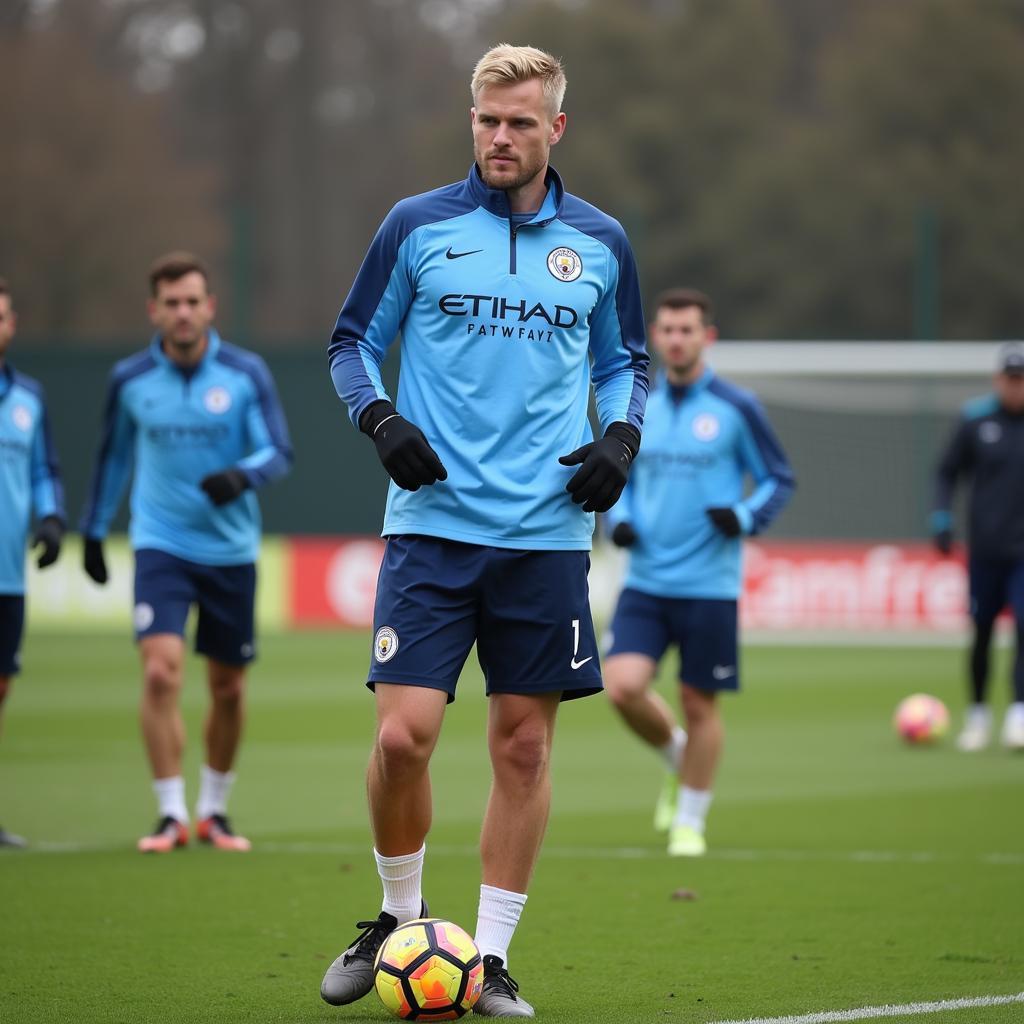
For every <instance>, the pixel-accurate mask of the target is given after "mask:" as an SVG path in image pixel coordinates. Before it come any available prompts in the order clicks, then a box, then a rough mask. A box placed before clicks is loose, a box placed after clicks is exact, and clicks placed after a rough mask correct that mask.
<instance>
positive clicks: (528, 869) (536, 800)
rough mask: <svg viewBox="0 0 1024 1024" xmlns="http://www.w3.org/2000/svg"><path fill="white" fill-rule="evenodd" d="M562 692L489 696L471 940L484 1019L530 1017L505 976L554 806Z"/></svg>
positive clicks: (515, 987) (529, 1010)
mask: <svg viewBox="0 0 1024 1024" xmlns="http://www.w3.org/2000/svg"><path fill="white" fill-rule="evenodd" d="M560 699H561V694H558V693H552V694H544V695H541V696H536V697H533V696H525V695H522V694H514V693H500V694H493V695H492V696H491V698H490V708H489V712H488V727H487V743H488V747H489V749H490V753H491V768H492V771H493V779H492V782H491V795H490V798H489V799H488V801H487V811H486V813H485V814H484V824H483V829H482V831H481V835H480V859H481V862H482V867H483V884H482V885H481V887H480V912H479V917H478V919H477V928H476V942H477V945H478V946H479V947H480V953H481V956H483V959H484V988H483V992H482V993H481V995H480V999H479V1000H478V1002H477V1004H476V1006H475V1007H474V1011H475V1012H476V1013H477V1014H479V1015H481V1016H485V1017H532V1016H533V1007H532V1006H530V1004H529V1003H528V1002H526V1000H525V999H523V998H521V997H520V996H518V995H517V992H518V985H516V983H515V982H514V981H513V980H512V979H511V978H510V977H509V975H508V969H507V965H506V964H507V959H508V957H507V949H508V944H509V942H510V941H511V939H512V934H513V932H514V931H515V928H516V925H517V924H518V922H519V915H520V913H521V912H522V909H523V906H524V905H525V903H526V890H527V888H528V886H529V884H530V876H531V875H532V874H533V868H534V865H535V864H536V863H537V856H538V854H539V853H540V846H541V842H542V841H543V839H544V830H545V828H546V827H547V823H548V813H549V811H550V809H551V743H552V740H553V739H554V734H555V717H556V715H557V712H558V705H559V703H560Z"/></svg>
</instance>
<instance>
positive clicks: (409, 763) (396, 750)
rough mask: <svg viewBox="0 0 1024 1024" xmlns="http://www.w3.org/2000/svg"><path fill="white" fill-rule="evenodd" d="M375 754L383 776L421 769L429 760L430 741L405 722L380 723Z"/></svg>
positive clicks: (394, 720) (386, 721)
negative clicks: (378, 759)
mask: <svg viewBox="0 0 1024 1024" xmlns="http://www.w3.org/2000/svg"><path fill="white" fill-rule="evenodd" d="M377 754H378V757H379V758H380V763H381V767H382V768H383V770H384V774H385V775H389V774H394V773H396V772H397V773H402V772H408V771H413V770H419V769H421V768H423V767H424V766H425V765H426V763H427V762H428V761H429V760H430V740H429V738H428V737H426V736H424V735H421V734H420V733H419V731H418V730H416V729H415V728H414V727H413V726H411V725H410V724H409V723H407V722H403V721H401V720H398V719H391V720H385V721H383V722H381V725H380V729H379V730H378V732H377Z"/></svg>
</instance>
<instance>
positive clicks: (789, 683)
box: [0, 633, 1024, 1024]
mask: <svg viewBox="0 0 1024 1024" xmlns="http://www.w3.org/2000/svg"><path fill="white" fill-rule="evenodd" d="M368 649H369V638H368V637H367V636H365V635H362V634H333V633H331V634H329V633H312V634H305V635H280V636H268V637H266V638H265V639H264V643H263V651H262V658H261V660H260V662H259V663H258V664H257V666H256V667H255V669H254V672H253V676H252V685H251V691H250V705H249V708H250V717H249V725H248V730H247V736H246V741H245V745H244V748H243V753H242V758H241V762H240V765H239V781H238V783H237V785H236V790H235V795H234V798H233V801H232V808H231V810H232V815H233V818H234V820H235V822H236V824H237V826H238V828H239V830H240V831H243V832H244V833H245V834H247V835H248V836H250V837H251V838H252V839H253V841H254V849H253V852H252V853H251V854H249V855H244V856H239V855H230V854H223V853H219V852H215V851H212V850H208V849H205V848H202V849H201V848H197V847H190V848H188V849H187V850H184V851H180V852H177V853H174V854H172V855H168V856H163V857H143V856H140V855H139V854H137V853H136V852H135V851H134V843H135V839H136V838H137V837H138V835H140V834H141V833H142V832H143V831H146V830H148V828H149V827H150V826H151V825H152V822H153V820H154V819H155V813H154V806H153V801H152V796H151V793H150V790H149V782H148V777H147V772H146V767H145V761H144V758H143V753H142V746H141V741H140V738H139V736H138V730H137V726H136V705H137V694H138V688H139V683H138V672H137V667H136V661H135V652H134V649H133V647H132V645H131V643H130V642H129V641H128V640H126V639H124V638H119V637H110V636H103V635H99V636H96V635H94V636H67V635H64V636H54V635H47V636H43V635H30V636H29V637H28V640H27V643H26V646H25V650H24V652H23V653H24V662H25V672H24V674H23V676H22V677H20V678H19V679H18V681H17V683H16V684H15V687H14V690H13V693H12V696H11V698H10V700H9V702H8V706H7V709H6V721H5V732H4V736H3V740H2V742H0V822H2V823H3V824H4V825H5V826H6V827H8V828H9V829H11V830H12V831H16V832H19V833H22V834H24V835H26V836H28V837H29V838H30V839H31V840H32V842H33V848H32V849H31V850H29V851H25V852H15V851H0V908H2V921H3V925H4V943H3V951H2V955H0V1020H2V1021H4V1022H6V1021H11V1022H18V1024H22V1022H25V1024H29V1022H46V1024H59V1022H64V1021H67V1022H72V1021H74V1022H93V1021H96V1022H99V1021H104V1022H107V1021H109V1022H136V1021H138V1022H149V1021H152V1022H178V1021H182V1022H185V1021H222V1022H234V1021H238V1022H243V1021H244V1022H255V1021H287V1022H305V1021H311V1022H312V1021H380V1020H387V1019H389V1018H388V1015H387V1013H386V1011H385V1010H384V1009H383V1008H382V1007H381V1006H380V1004H379V1003H378V1002H377V1001H376V997H374V996H370V997H367V999H366V1000H364V1001H363V1002H361V1003H358V1004H356V1005H355V1006H352V1007H348V1008H344V1009H334V1008H331V1007H328V1006H326V1005H325V1004H323V1003H322V1002H321V1001H320V999H319V995H318V987H319V982H320V978H321V975H322V974H323V971H324V970H325V968H326V967H327V965H328V964H329V963H330V961H331V960H332V959H333V958H334V956H336V955H337V953H338V952H340V951H341V950H342V949H343V948H344V947H345V945H346V944H347V943H348V942H349V940H351V938H352V937H353V936H354V935H355V934H356V929H355V927H354V923H355V921H357V920H361V919H363V918H367V917H373V916H375V914H376V912H377V910H378V909H379V900H380V896H379V883H378V882H377V879H376V874H375V871H374V869H373V864H372V858H371V856H370V839H369V834H368V829H367V824H366V813H365V806H364V796H363V771H364V766H365V761H366V756H367V752H368V749H369V743H370V735H371V731H372V721H373V706H372V705H373V702H372V698H371V697H370V696H369V694H368V692H367V691H366V690H365V689H364V687H363V678H364V671H365V666H366V661H367V654H368ZM1005 658H1006V654H1005V652H1003V653H1001V654H1000V658H999V660H998V663H997V671H998V672H999V675H1000V678H999V679H998V681H997V682H996V683H995V687H994V689H995V691H996V693H997V695H998V698H999V701H1000V702H1001V701H1002V699H1003V697H1004V695H1005V691H1006V685H1005V682H1004V680H1003V677H1004V676H1005V671H1006V669H1005ZM961 666H962V656H961V654H960V653H959V652H955V651H950V650H944V649H923V648H922V649H918V648H895V649H874V648H868V647H856V648H846V649H841V648H807V649H796V648H782V647H771V648H766V647H765V648H748V649H747V650H746V651H745V652H744V661H743V674H744V686H745V690H744V693H743V694H742V695H740V696H739V697H735V698H727V699H726V703H725V714H726V721H727V751H726V757H725V761H724V764H723V769H722V772H721V776H720V780H719V783H718V786H717V789H716V798H715V803H714V805H713V807H712V811H711V816H710V819H709V833H708V834H709V841H710V847H711V849H710V853H709V856H708V857H706V858H705V859H703V860H696V861H690V860H680V859H669V858H668V857H666V856H665V855H664V846H663V840H662V838H661V837H660V836H657V835H655V834H654V833H653V832H652V830H651V828H650V820H651V811H652V807H653V800H654V797H655V794H656V791H657V787H658V784H659V781H660V769H659V765H658V763H657V761H656V759H655V758H654V757H652V755H651V754H650V753H649V752H647V751H646V750H644V749H642V748H641V747H640V745H639V744H638V743H636V742H634V741H633V740H632V739H631V738H630V737H628V736H627V735H626V733H625V732H624V730H623V729H622V727H621V726H620V725H619V724H618V722H617V721H616V720H615V719H614V718H613V716H612V713H611V711H610V709H609V707H608V706H607V704H606V702H605V700H604V698H603V697H594V698H590V699H588V700H582V701H574V702H572V703H570V704H568V705H566V706H564V707H563V708H562V709H561V712H560V720H559V726H558V736H557V740H556V749H555V758H554V775H555V800H554V808H553V814H552V820H551V826H550V829H549V833H548V838H547V841H546V844H545V848H544V852H543V854H542V857H541V861H540V864H539V866H538V870H537V874H536V878H535V881H534V884H533V886H532V888H531V892H530V899H529V902H528V904H527V907H526V911H525V914H524V917H523V921H522V923H521V925H520V928H519V931H518V933H517V935H516V938H515V940H514V943H513V945H512V948H511V954H510V960H511V971H512V975H513V976H514V977H516V978H517V979H518V980H519V981H520V983H521V985H522V991H523V994H524V996H526V997H527V998H528V999H529V1000H530V1001H531V1002H533V1003H534V1005H535V1006H536V1007H537V1011H538V1017H540V1018H541V1019H543V1020H548V1021H552V1022H557V1021H594V1020H602V1021H623V1022H632V1021H637V1022H639V1021H662V1020H664V1021H673V1020H674V1021H685V1022H694V1024H708V1022H712V1021H720V1020H725V1019H732V1018H747V1017H755V1016H773V1015H782V1014H798V1013H805V1012H810V1011H817V1010H825V1009H832V1008H836V1009H841V1008H851V1007H858V1006H868V1005H878V1004H883V1003H907V1002H912V1001H918V1000H938V999H945V998H956V997H964V996H980V995H998V994H1012V993H1017V992H1020V991H1022V990H1024V880H1022V879H1024V758H1022V757H1014V756H1011V755H1010V754H1008V753H1006V752H1005V751H1003V750H1001V749H1000V748H998V747H994V748H993V749H991V750H989V751H986V752H983V753H980V754H977V755H973V756H967V755H963V754H959V753H957V752H956V751H955V750H954V748H953V746H952V743H951V742H950V741H949V740H947V741H946V742H945V743H944V744H942V745H940V746H939V747H937V748H934V749H911V748H907V747H904V746H902V745H901V744H900V743H899V742H898V741H897V740H896V739H895V737H894V735H893V733H892V731H891V727H890V716H891V714H892V710H893V708H894V706H895V704H896V703H897V701H898V700H899V699H900V698H901V697H903V696H905V695H906V694H909V693H911V692H914V691H917V690H924V691H928V692H932V693H935V694H937V695H938V696H940V697H942V698H943V699H944V700H946V702H947V703H948V704H949V705H950V708H951V709H952V710H953V711H954V716H955V718H958V717H959V712H960V708H961V704H962V699H961V691H962V681H961ZM674 667H675V666H674V665H672V664H669V665H667V666H665V669H666V671H665V672H664V673H663V677H662V681H661V684H660V685H661V686H662V689H663V692H665V693H666V694H667V695H670V694H671V693H672V682H671V679H672V672H673V671H674ZM481 690H482V684H481V682H480V679H479V674H478V672H477V671H476V669H475V665H474V666H473V668H472V670H467V673H466V675H465V677H464V679H463V681H462V683H461V685H460V696H459V699H458V700H457V702H456V703H455V704H454V705H452V706H451V707H450V708H449V713H448V718H447V721H446V724H445V731H444V734H443V736H442V740H441V743H440V745H439V748H438V751H437V753H436V755H435V758H434V762H433V764H434V783H435V824H434V829H433V832H432V834H431V836H430V838H429V839H428V859H427V867H426V873H425V880H424V884H425V893H426V896H427V898H428V899H429V900H430V904H431V910H432V912H433V913H435V914H438V915H440V916H446V917H450V918H452V919H454V920H455V921H458V922H460V923H462V924H463V925H464V926H466V927H467V928H469V929H470V930H472V928H473V925H474V923H475V915H476V900H477V892H478V889H477V886H478V883H479V868H478V861H477V854H476V845H475V844H476V839H477V832H478V828H479V821H480V817H481V813H482V809H483V805H484V801H485V798H486V793H487V787H488V768H487V760H486V747H485V742H484V720H485V714H486V701H485V700H484V698H483V697H482V695H481ZM204 707H205V693H204V686H203V680H202V676H201V664H200V663H199V662H198V661H192V662H191V663H190V666H189V682H188V686H187V690H186V700H185V708H186V717H187V722H188V725H189V738H190V743H189V751H188V758H187V772H186V776H187V781H188V786H189V802H190V805H191V804H192V803H193V802H194V799H195V795H196V792H197V789H198V784H197V780H198V770H199V762H200V747H201V745H200V742H199V738H200V730H201V721H202V713H203V709H204ZM997 709H998V710H1001V703H997ZM679 890H686V891H687V892H688V893H689V894H691V895H692V896H693V897H695V898H692V899H677V898H673V897H674V895H675V894H677V893H678V891H679ZM908 1019H913V1020H916V1021H927V1022H933V1024H967V1022H974V1021H977V1022H982V1024H1004V1022H1011V1021H1017V1022H1019V1021H1021V1020H1022V1019H1024V1006H1022V1005H1020V1004H1017V1005H1012V1006H1002V1007H990V1008H979V1009H972V1010H961V1011H955V1012H954V1011H944V1012H941V1013H935V1014H932V1015H929V1016H927V1017H915V1018H908Z"/></svg>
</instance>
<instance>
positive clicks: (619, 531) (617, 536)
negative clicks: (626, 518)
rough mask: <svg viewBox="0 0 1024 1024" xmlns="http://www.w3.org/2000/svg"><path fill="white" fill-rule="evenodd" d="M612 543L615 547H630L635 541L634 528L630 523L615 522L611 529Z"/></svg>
mask: <svg viewBox="0 0 1024 1024" xmlns="http://www.w3.org/2000/svg"><path fill="white" fill-rule="evenodd" d="M612 543H613V544H614V545H615V546H616V547H617V548H631V547H632V546H633V545H634V544H635V543H636V530H634V529H633V527H632V525H631V524H630V523H617V524H616V526H615V529H614V530H612Z"/></svg>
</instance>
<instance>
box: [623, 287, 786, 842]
mask: <svg viewBox="0 0 1024 1024" xmlns="http://www.w3.org/2000/svg"><path fill="white" fill-rule="evenodd" d="M716 337H717V331H716V329H715V327H714V322H713V319H712V309H711V302H710V300H709V299H708V298H707V296H706V295H704V294H702V293H701V292H697V291H691V290H689V289H683V288H679V289H674V290H672V291H668V292H665V293H664V294H663V295H661V296H660V297H659V298H658V300H657V305H656V310H655V317H654V322H653V323H652V325H651V343H652V346H653V348H654V350H655V352H656V353H657V354H658V356H659V358H660V360H661V363H662V367H663V370H664V373H663V375H662V376H661V377H660V379H659V380H658V382H657V384H656V386H655V387H654V388H653V389H652V391H651V398H650V402H649V404H648V410H647V412H648V416H647V425H646V429H645V436H644V447H643V450H642V451H641V453H640V457H639V459H638V460H637V465H636V468H635V471H634V474H633V477H632V479H631V480H630V482H629V485H628V487H627V488H626V490H625V493H624V494H623V496H622V500H621V501H620V502H619V503H618V505H616V506H615V508H614V509H613V510H612V511H611V512H610V513H609V516H608V526H609V528H610V529H611V538H612V541H613V542H614V543H615V544H617V545H618V546H620V547H624V548H629V551H630V555H629V571H628V573H627V576H626V581H625V587H624V589H623V591H622V593H621V594H620V596H619V601H618V605H617V607H616V610H615V615H614V618H613V620H612V624H611V630H610V632H611V641H610V645H609V648H608V654H607V660H606V661H605V687H606V689H607V691H608V696H609V697H610V698H611V701H612V704H613V706H614V707H615V709H616V710H617V711H618V712H619V714H620V715H621V716H622V718H623V720H624V721H625V723H626V724H627V725H628V726H629V728H630V729H632V730H633V732H635V733H636V735H637V736H639V737H640V739H642V740H643V741H644V742H645V743H647V744H649V745H650V746H651V747H653V748H654V749H655V750H657V751H660V753H661V754H662V756H663V757H664V759H665V763H666V765H667V767H668V774H667V776H666V779H665V783H664V785H663V787H662V794H661V797H660V799H659V801H658V807H657V811H656V814H655V827H656V828H657V829H658V830H659V831H668V833H669V843H668V852H669V853H670V854H672V855H673V856H690V857H695V856H700V855H702V854H703V853H704V852H705V850H706V848H707V843H706V841H705V838H704V826H705V819H706V817H707V812H708V808H709V806H710V804H711V790H712V785H713V783H714V779H715V772H716V770H717V768H718V763H719V760H720V758H721V754H722V746H723V740H724V730H723V725H722V716H721V711H720V709H719V703H718V693H719V691H721V690H737V689H738V688H739V657H738V646H737V618H736V611H737V599H738V597H739V594H740V586H741V575H742V565H741V556H742V538H743V537H745V536H750V535H751V534H755V533H760V532H761V531H762V530H764V529H765V528H766V527H767V526H768V525H769V524H770V523H771V522H772V520H773V519H774V518H775V516H776V515H778V513H779V510H780V509H781V508H782V507H783V505H785V503H786V501H787V500H788V499H789V496H790V494H791V493H792V491H793V487H794V479H793V473H792V471H791V470H790V467H789V463H788V462H787V460H786V455H785V453H784V452H783V450H782V446H781V445H780V444H779V441H778V439H777V438H776V436H775V434H774V432H773V431H772V428H771V426H770V425H769V423H768V420H767V419H766V417H765V414H764V410H763V409H762V408H761V405H760V403H759V402H758V401H757V399H756V398H755V396H754V395H753V394H751V393H750V392H749V391H744V390H741V389H740V388H738V387H736V386H735V385H733V384H730V383H729V382H728V381H725V380H723V379H722V378H721V377H719V376H718V375H717V374H715V372H714V371H713V370H712V369H711V367H710V366H709V365H708V364H707V362H706V359H705V355H706V352H707V349H708V347H709V346H710V345H711V344H712V343H713V342H714V340H715V338H716ZM748 477H749V478H751V479H752V480H753V488H754V489H753V491H752V492H751V493H750V494H748V495H747V496H746V497H745V496H744V484H745V481H746V479H747V478H748ZM670 644H675V645H676V646H678V648H679V661H680V664H679V684H680V696H681V701H682V710H683V717H684V719H685V723H686V730H684V729H683V727H682V726H681V725H679V724H678V722H677V721H676V718H675V716H674V714H673V713H672V711H671V710H670V708H669V706H668V704H667V703H666V702H665V701H664V700H662V698H661V697H660V696H658V694H657V693H656V692H654V691H653V690H652V688H651V683H652V681H653V679H654V676H655V673H656V671H657V668H658V662H659V661H660V660H661V658H662V656H663V655H664V653H665V651H666V650H667V649H668V647H669V645H670Z"/></svg>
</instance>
